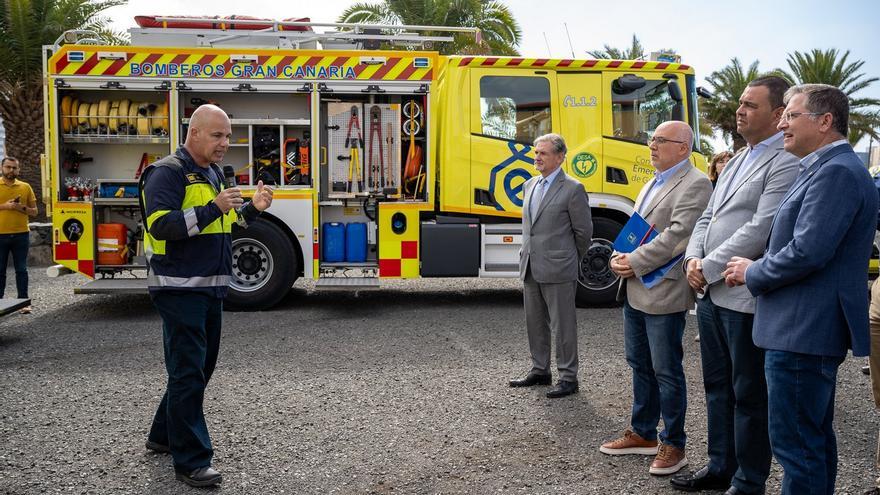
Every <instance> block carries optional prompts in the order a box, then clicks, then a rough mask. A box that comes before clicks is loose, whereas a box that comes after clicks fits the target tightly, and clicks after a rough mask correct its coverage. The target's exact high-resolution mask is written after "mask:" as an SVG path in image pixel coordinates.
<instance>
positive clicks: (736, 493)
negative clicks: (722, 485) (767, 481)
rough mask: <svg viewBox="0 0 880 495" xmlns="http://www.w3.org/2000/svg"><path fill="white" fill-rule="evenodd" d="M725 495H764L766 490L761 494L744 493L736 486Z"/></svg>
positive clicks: (760, 492)
mask: <svg viewBox="0 0 880 495" xmlns="http://www.w3.org/2000/svg"><path fill="white" fill-rule="evenodd" d="M724 495H764V490H761V491H759V492H744V491H742V490H740V489H739V488H737V487H735V486H731V487H730V488H728V489H727V491H726V492H724Z"/></svg>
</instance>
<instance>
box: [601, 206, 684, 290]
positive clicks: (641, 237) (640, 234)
mask: <svg viewBox="0 0 880 495" xmlns="http://www.w3.org/2000/svg"><path fill="white" fill-rule="evenodd" d="M657 235H658V232H657V230H655V229H654V227H653V226H652V225H650V224H649V223H648V222H647V221H646V220H645V219H644V218H643V217H642V216H641V215H639V213H638V212H633V214H632V216H631V217H629V221H627V222H626V225H624V226H623V229H621V230H620V234H618V235H617V239H615V240H614V250H615V251H617V252H618V253H631V252H633V251H635V249H636V248H637V247H639V246H641V245H642V244H645V243H646V242H650V241H651V240H652V239H654V238H655V237H657ZM683 257H684V254H680V255H678V256H676V257H674V258H672V259H671V260H669V262H668V263H666V264H665V265H663V266H661V267H660V268H657V269H656V270H654V271H652V272H650V273H647V274H645V275H644V276H642V277H639V280H641V281H642V283H643V284H645V287H647V288H648V289H650V288H652V287H654V286H655V285H657V284H659V283H660V281H661V280H663V276H664V275H666V274H667V273H669V270H671V269H672V267H673V266H675V264H676V263H678V262H679V261H681V259H682V258H683Z"/></svg>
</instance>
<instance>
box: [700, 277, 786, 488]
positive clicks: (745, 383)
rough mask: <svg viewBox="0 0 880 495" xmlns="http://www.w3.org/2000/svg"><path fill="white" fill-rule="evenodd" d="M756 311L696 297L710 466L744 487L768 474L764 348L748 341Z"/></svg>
mask: <svg viewBox="0 0 880 495" xmlns="http://www.w3.org/2000/svg"><path fill="white" fill-rule="evenodd" d="M754 319H755V316H754V315H753V314H750V313H740V312H739V311H734V310H731V309H727V308H722V307H720V306H716V305H715V304H714V303H713V302H712V298H711V294H710V293H707V294H706V296H705V297H704V298H703V299H700V300H699V301H697V322H698V323H699V326H700V353H701V356H702V361H703V386H704V387H705V389H706V408H707V410H708V411H707V412H708V417H709V418H708V419H709V421H708V422H709V470H710V471H711V472H712V473H713V474H716V475H718V476H722V477H724V478H731V479H732V482H731V484H732V485H733V486H735V487H737V488H739V489H740V490H741V491H743V492H745V493H761V492H763V491H764V484H765V482H766V481H767V476H768V475H769V474H770V459H771V457H772V455H771V453H770V437H769V435H768V433H767V384H766V381H765V380H764V351H763V349H760V348H758V347H757V346H755V344H754V342H753V341H752V323H753V321H754Z"/></svg>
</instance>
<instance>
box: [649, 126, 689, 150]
mask: <svg viewBox="0 0 880 495" xmlns="http://www.w3.org/2000/svg"><path fill="white" fill-rule="evenodd" d="M661 127H663V128H667V127H668V128H669V129H670V130H671V131H672V132H673V133H674V135H675V136H676V137H675V140H676V141H684V142H685V143H687V147H688V150H692V149H693V148H694V131H692V130H691V126H689V125H687V124H686V123H685V122H681V121H679V120H672V121H669V122H664V123H662V124H660V125H659V126H658V127H657V129H658V130H659V129H660V128H661ZM689 153H690V152H689Z"/></svg>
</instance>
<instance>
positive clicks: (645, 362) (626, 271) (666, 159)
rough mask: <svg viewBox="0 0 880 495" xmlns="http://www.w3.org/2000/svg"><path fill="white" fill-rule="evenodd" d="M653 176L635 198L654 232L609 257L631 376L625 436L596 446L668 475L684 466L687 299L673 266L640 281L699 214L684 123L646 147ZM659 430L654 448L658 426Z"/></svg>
mask: <svg viewBox="0 0 880 495" xmlns="http://www.w3.org/2000/svg"><path fill="white" fill-rule="evenodd" d="M648 143H649V146H650V149H651V164H652V165H653V166H654V168H655V169H656V172H654V178H653V179H651V181H649V182H648V183H647V184H645V187H643V188H642V191H641V192H640V193H639V197H638V198H637V199H636V205H635V207H636V211H637V212H639V214H641V215H642V216H643V217H644V218H645V220H647V222H648V224H650V225H653V226H654V227H655V228H656V230H657V231H658V232H659V234H658V235H657V237H655V238H653V239H652V240H650V241H648V242H646V243H644V244H642V245H641V246H639V247H638V248H636V249H635V250H634V251H633V252H631V253H629V254H622V253H616V254H614V255H613V256H612V258H611V269H612V270H614V272H615V273H617V274H618V275H620V279H621V283H620V290H619V291H618V298H619V299H623V300H624V304H623V330H624V345H625V348H626V361H627V363H628V364H629V366H630V368H632V370H633V405H632V418H631V421H630V424H631V427H632V428H631V429H627V430H626V431H625V432H624V434H623V436H622V437H620V438H618V439H616V440H612V441H610V442H606V443H604V444H602V446H601V447H600V448H599V450H600V451H601V452H602V453H605V454H609V455H625V454H640V455H650V454H656V456H655V457H654V461H653V462H652V463H651V467H650V469H649V470H648V472H649V473H651V474H655V475H668V474H673V473H676V472H678V471H679V470H681V468H683V467H684V466H686V465H687V463H688V460H687V457H686V456H685V450H684V449H685V440H686V436H685V432H684V417H685V411H686V410H687V387H686V384H685V378H684V368H683V367H682V364H681V361H682V357H683V350H682V345H681V339H682V335H683V333H684V325H685V315H686V314H687V310H688V309H690V308H691V307H693V305H694V292H693V290H692V289H691V288H690V286H689V285H688V283H687V279H685V276H684V271H683V270H682V269H681V261H680V260H679V261H678V262H677V263H675V265H674V266H672V268H671V269H669V271H668V272H666V274H665V275H663V277H662V279H661V280H660V281H659V282H658V283H657V284H656V285H654V286H652V287H651V288H648V287H647V286H645V284H644V283H643V281H642V279H641V277H644V276H645V275H648V274H650V273H651V272H654V271H655V270H657V269H658V268H660V267H662V266H664V265H668V264H669V263H670V261H672V260H673V259H675V258H676V257H678V256H679V255H682V254H684V250H685V248H686V247H687V243H688V239H690V236H691V232H692V231H693V229H694V224H695V223H696V222H697V219H698V218H699V217H700V214H701V213H703V210H704V209H705V208H706V204H707V203H708V201H709V196H710V195H711V194H712V183H711V182H710V181H709V179H708V178H707V177H706V175H705V174H703V173H702V172H700V171H699V170H697V169H695V168H694V167H693V165H691V162H690V155H691V151H692V150H693V146H694V134H693V132H692V131H691V128H690V127H688V125H687V124H685V123H684V122H678V121H675V122H666V123H663V124H661V125H660V126H658V127H657V129H656V130H655V131H654V135H653V136H652V137H651V139H650V140H649V141H648ZM661 416H662V418H663V425H664V429H663V431H662V432H661V433H660V435H659V437H660V443H659V445H658V442H657V436H658V435H657V426H658V424H659V421H660V418H661Z"/></svg>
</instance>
